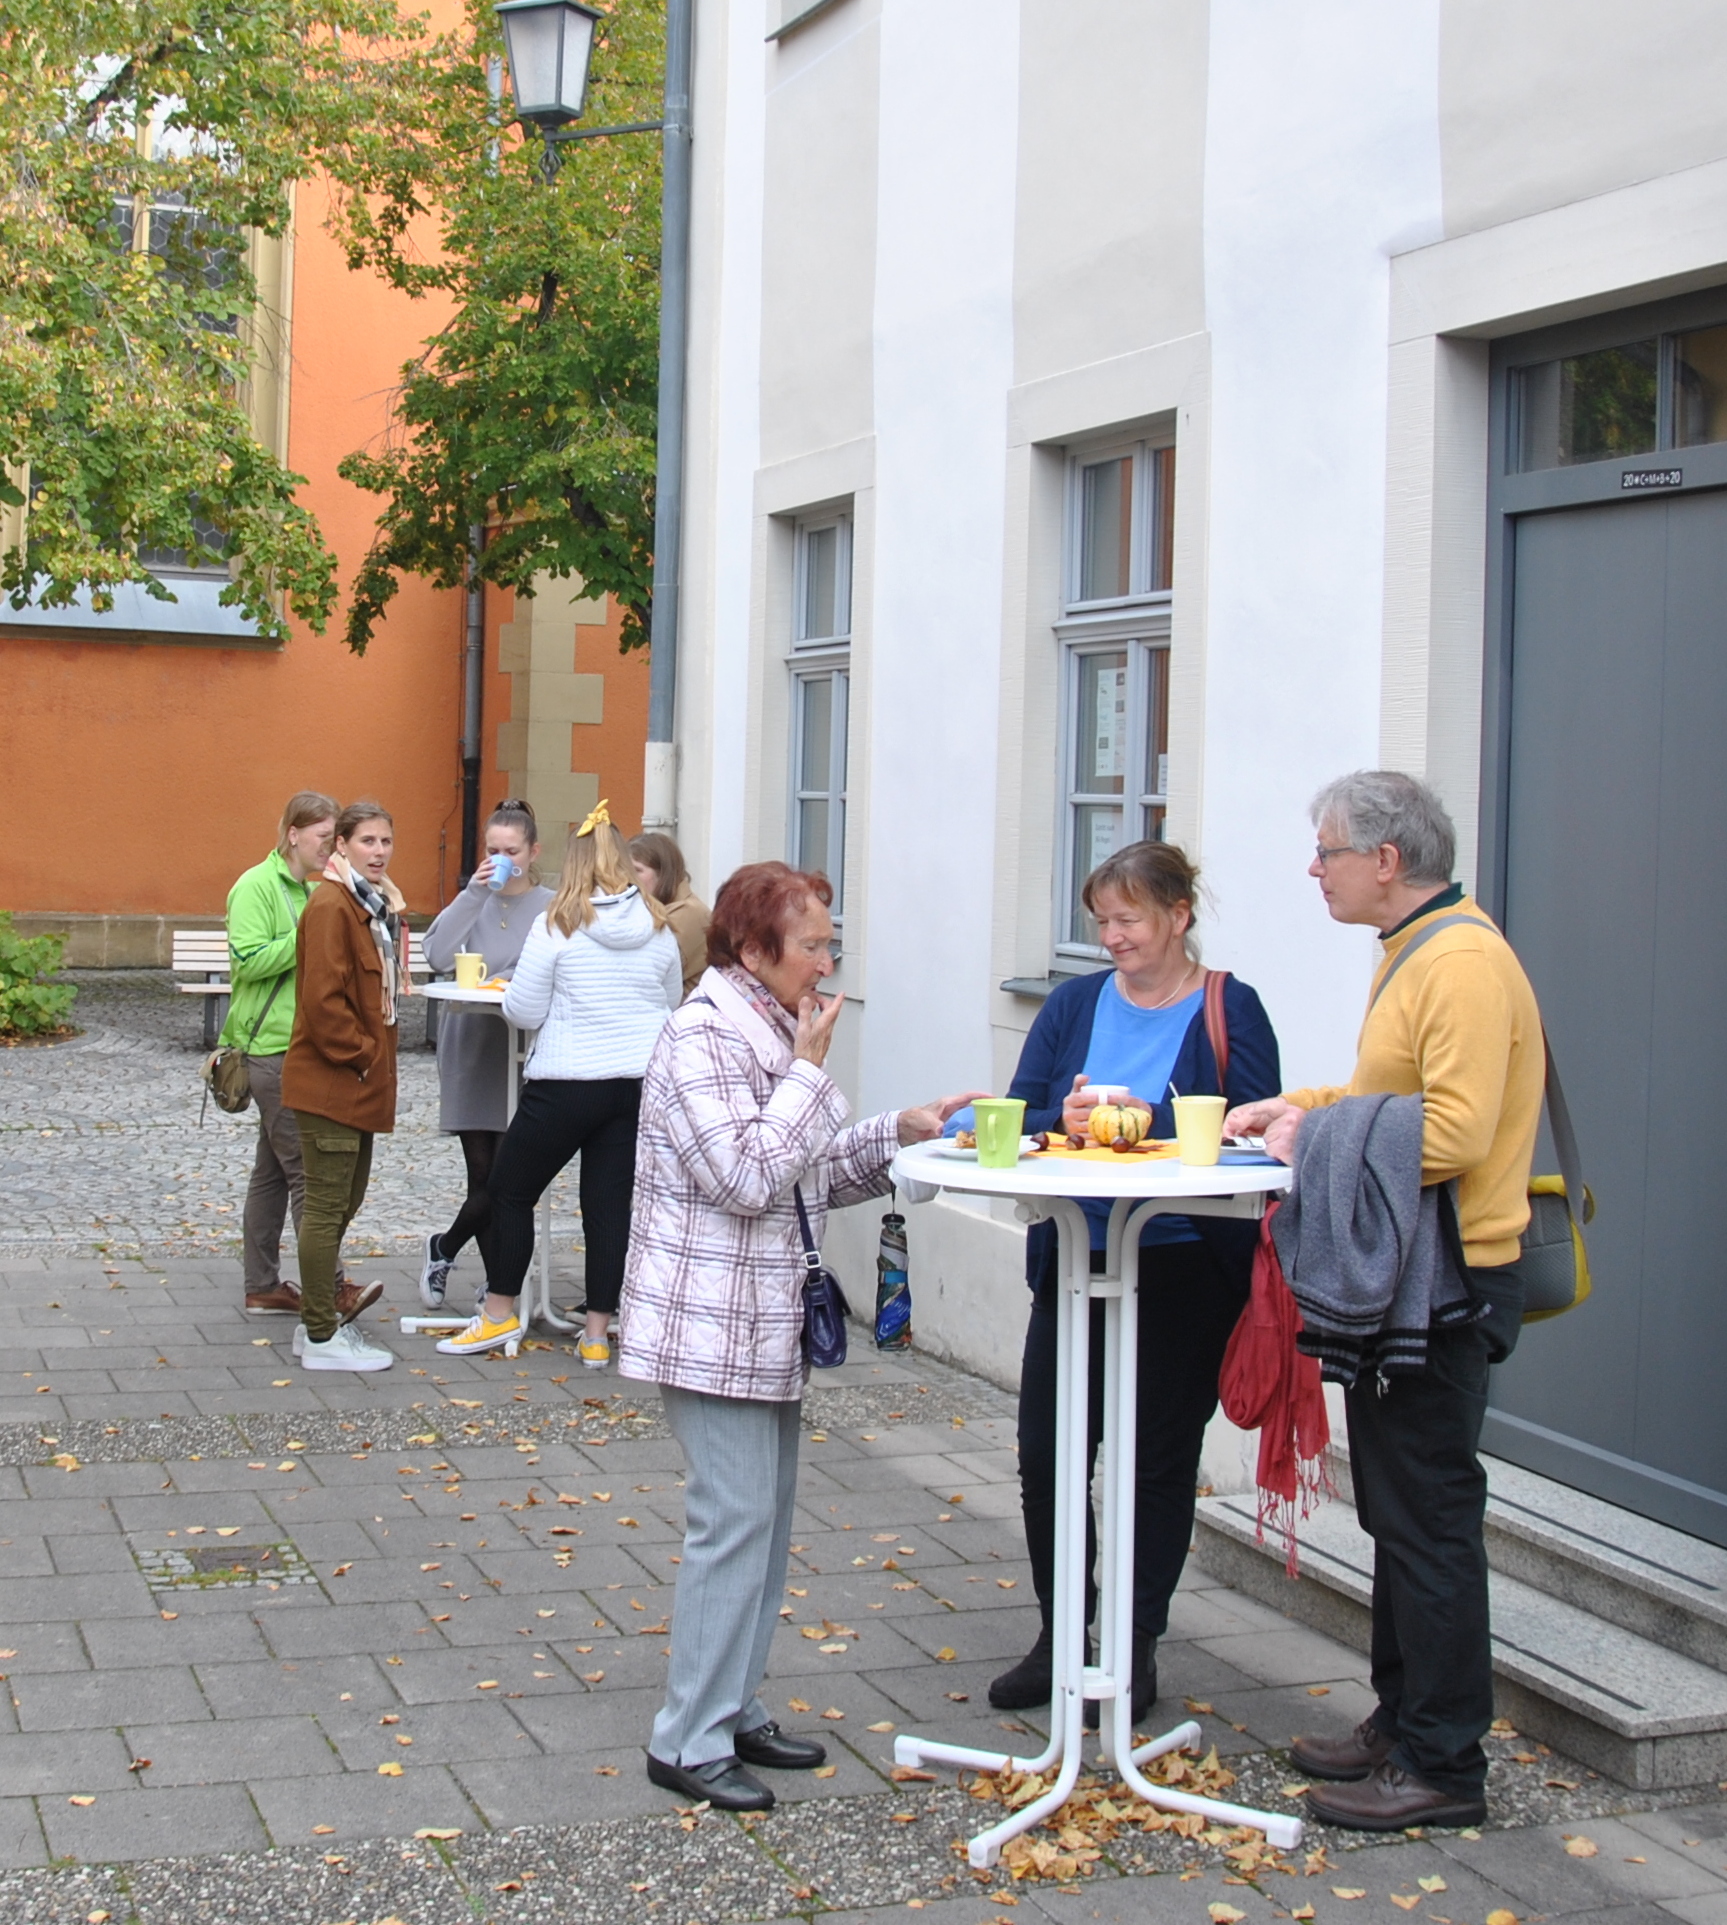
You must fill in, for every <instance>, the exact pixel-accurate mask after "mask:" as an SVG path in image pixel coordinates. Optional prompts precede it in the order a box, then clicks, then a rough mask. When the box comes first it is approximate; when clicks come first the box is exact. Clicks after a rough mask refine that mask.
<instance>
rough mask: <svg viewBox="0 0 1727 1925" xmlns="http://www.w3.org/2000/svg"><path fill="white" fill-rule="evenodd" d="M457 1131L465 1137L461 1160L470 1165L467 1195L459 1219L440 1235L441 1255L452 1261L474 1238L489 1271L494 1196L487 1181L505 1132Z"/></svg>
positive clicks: (458, 1215) (447, 1260) (460, 1135)
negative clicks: (470, 1239) (489, 1232)
mask: <svg viewBox="0 0 1727 1925" xmlns="http://www.w3.org/2000/svg"><path fill="white" fill-rule="evenodd" d="M456 1134H457V1135H458V1136H459V1137H460V1138H461V1139H462V1161H463V1162H464V1163H466V1164H467V1166H468V1194H467V1196H466V1198H465V1199H464V1201H463V1203H462V1207H461V1208H460V1209H459V1210H458V1211H457V1212H456V1220H455V1221H454V1222H453V1223H452V1224H451V1225H450V1227H449V1228H448V1229H447V1230H446V1231H445V1232H444V1234H443V1235H442V1236H441V1237H439V1238H438V1255H439V1256H441V1257H442V1258H443V1259H444V1260H445V1262H447V1263H453V1262H454V1261H455V1259H456V1257H457V1256H458V1255H459V1254H460V1251H461V1248H462V1245H463V1244H464V1243H466V1242H467V1241H468V1239H469V1238H470V1237H472V1238H473V1239H474V1240H475V1241H476V1242H477V1243H478V1244H479V1246H480V1256H481V1258H482V1259H483V1260H484V1262H485V1265H486V1268H487V1270H488V1271H490V1269H491V1267H492V1257H491V1243H492V1239H491V1237H490V1235H489V1234H488V1231H489V1228H490V1225H491V1221H492V1199H491V1197H490V1196H489V1195H488V1194H487V1192H486V1184H487V1182H488V1180H489V1179H490V1177H491V1174H492V1165H493V1164H494V1163H495V1162H496V1161H497V1157H498V1148H499V1146H500V1145H501V1144H502V1142H503V1140H504V1133H503V1131H502V1130H458V1131H457V1132H456Z"/></svg>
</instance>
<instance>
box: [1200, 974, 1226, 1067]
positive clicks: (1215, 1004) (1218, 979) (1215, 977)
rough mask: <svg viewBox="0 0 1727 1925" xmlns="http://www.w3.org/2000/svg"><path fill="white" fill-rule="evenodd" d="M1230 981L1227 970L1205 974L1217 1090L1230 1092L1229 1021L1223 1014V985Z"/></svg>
mask: <svg viewBox="0 0 1727 1925" xmlns="http://www.w3.org/2000/svg"><path fill="white" fill-rule="evenodd" d="M1228 981H1229V971H1228V970H1227V969H1208V970H1207V971H1206V972H1205V1033H1206V1035H1207V1036H1208V1037H1209V1038H1210V1040H1211V1053H1212V1055H1213V1056H1215V1057H1216V1058H1217V1090H1218V1094H1219V1095H1220V1096H1222V1095H1227V1094H1228V1090H1229V1021H1228V1018H1227V1017H1226V1016H1225V1015H1224V1013H1223V985H1224V984H1225V983H1226V982H1228Z"/></svg>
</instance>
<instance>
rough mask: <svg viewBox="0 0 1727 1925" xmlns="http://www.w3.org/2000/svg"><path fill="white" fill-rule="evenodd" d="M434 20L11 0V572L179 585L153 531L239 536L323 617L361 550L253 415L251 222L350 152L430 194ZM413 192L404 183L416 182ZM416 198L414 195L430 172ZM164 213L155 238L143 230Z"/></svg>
mask: <svg viewBox="0 0 1727 1925" xmlns="http://www.w3.org/2000/svg"><path fill="white" fill-rule="evenodd" d="M431 70H432V57H431V54H430V51H429V46H428V43H426V42H425V41H424V39H423V37H422V36H421V29H420V28H419V26H418V25H417V24H416V23H412V22H405V21H404V20H403V19H402V18H400V17H399V16H398V14H397V12H396V9H395V6H394V4H393V0H0V267H3V270H4V271H3V272H0V460H4V461H5V462H7V463H8V464H10V466H11V478H10V479H8V478H7V477H6V475H5V473H4V472H3V471H0V499H3V500H5V501H8V502H10V503H12V504H13V505H14V506H16V505H18V504H19V502H20V501H21V499H22V496H21V493H20V490H19V487H18V485H17V483H18V481H19V480H20V479H22V478H23V476H24V475H25V474H26V473H27V476H28V484H29V488H30V491H31V500H30V505H29V514H28V519H27V540H26V541H25V543H24V544H23V545H22V546H21V547H16V548H14V549H13V550H12V551H11V552H10V553H9V554H7V555H6V556H5V558H4V560H3V562H0V592H9V593H10V595H11V599H12V602H13V605H14V606H18V607H21V606H23V605H24V604H25V602H26V601H27V600H28V599H29V598H30V597H32V596H34V597H35V598H36V600H37V601H39V602H40V603H41V604H43V605H46V606H64V605H66V604H68V603H69V602H71V600H72V599H73V597H74V595H75V594H76V592H77V591H78V589H79V588H80V587H85V586H87V587H89V588H90V589H91V590H92V594H93V600H94V603H95V606H96V607H97V608H98V609H107V608H109V607H111V606H112V604H113V590H114V588H115V586H116V585H117V584H120V583H123V582H136V583H139V584H141V585H142V586H143V587H144V588H145V589H146V590H147V591H148V592H149V593H151V594H152V595H156V596H159V597H163V598H167V599H172V596H171V592H170V590H169V589H168V588H167V587H165V586H164V585H163V584H161V583H160V582H158V581H157V580H156V579H155V578H154V577H153V576H152V575H151V574H150V572H149V571H148V570H147V569H146V568H145V567H144V565H143V563H142V562H141V560H140V559H139V550H140V549H141V548H142V549H146V550H178V551H181V552H182V553H184V554H185V555H186V556H187V557H188V559H190V560H192V561H193V562H212V561H219V560H223V559H226V560H227V563H228V567H229V571H230V576H231V579H230V581H229V583H228V584H227V585H226V587H225V588H224V591H223V599H224V600H225V601H226V602H228V603H229V604H230V605H234V606H238V607H239V608H240V609H241V610H243V612H244V613H245V614H246V615H248V616H249V617H251V618H252V619H253V620H254V621H256V622H257V623H258V625H259V627H260V628H261V629H262V630H263V631H264V632H265V633H266V634H269V635H272V636H275V637H278V638H279V637H282V636H283V635H285V633H286V620H285V611H286V610H291V611H292V612H293V613H294V614H296V615H298V616H300V617H301V618H303V619H304V620H305V621H307V622H309V623H310V624H311V625H312V626H313V627H314V628H322V627H323V626H324V624H325V623H326V621H327V620H328V618H329V616H330V614H331V612H332V611H333V609H334V606H335V602H336V599H337V582H336V559H335V557H334V555H333V554H332V553H331V552H330V550H329V548H328V546H327V545H326V544H325V542H324V540H323V538H322V536H321V535H320V533H319V530H318V527H317V524H316V522H315V521H314V519H313V518H312V516H311V515H310V514H309V513H308V512H307V511H306V509H305V508H304V507H303V506H302V505H301V504H300V503H299V502H298V500H297V499H296V493H295V491H296V488H297V487H298V485H299V483H300V481H301V477H299V476H297V475H293V474H290V473H288V472H287V471H286V470H285V469H284V468H283V467H282V465H281V464H280V463H279V462H278V461H277V460H276V459H275V458H274V456H273V455H271V454H270V453H269V452H268V451H267V450H266V449H264V448H262V447H261V446H260V445H259V444H258V442H257V441H256V440H255V439H254V437H253V436H252V434H251V433H250V432H249V430H248V425H247V419H246V416H245V413H244V411H243V409H242V407H241V406H240V401H239V397H238V394H237V389H238V388H239V386H240V384H241V383H242V382H243V380H244V379H245V377H246V375H247V373H248V367H247V354H246V347H245V337H246V321H247V318H248V317H249V316H250V315H251V313H252V310H253V305H254V300H255V295H256V289H255V287H254V284H253V280H252V276H251V274H250V273H249V272H248V270H247V264H246V259H245V248H244V245H243V236H244V234H245V230H247V229H257V230H260V231H261V232H263V233H266V234H280V233H282V232H283V231H284V230H285V229H286V226H287V223H288V220H289V216H290V210H291V188H292V184H293V182H294V181H295V180H296V178H303V177H305V176H306V175H308V174H309V173H311V172H313V171H315V170H319V169H323V170H326V171H327V172H328V173H329V174H330V175H331V176H332V178H334V179H335V180H336V181H337V183H338V184H339V185H346V186H347V187H348V188H349V189H350V190H351V191H352V192H353V193H355V194H362V193H365V192H372V193H375V194H376V196H377V203H376V204H377V208H378V212H377V214H376V216H375V218H376V219H377V220H379V221H380V222H381V223H382V224H383V225H382V227H381V229H380V231H387V228H388V223H389V219H390V210H391V208H392V206H395V207H397V208H398V209H399V208H400V207H401V206H402V205H403V204H404V198H403V195H404V192H405V191H406V190H408V189H410V188H411V182H410V181H408V180H406V179H404V178H403V174H402V168H401V161H400V151H399V150H400V146H401V142H400V141H399V139H398V138H397V135H396V133H395V132H394V130H395V129H396V128H398V127H401V126H406V127H409V128H415V127H421V126H423V125H424V122H425V112H424V107H423V98H424V94H425V89H426V78H427V75H428V73H429V72H431ZM392 196H394V199H392ZM407 198H409V199H411V193H410V194H408V196H407ZM146 221H147V222H149V223H150V224H151V225H150V230H149V244H148V246H147V247H139V246H137V245H135V244H134V239H135V237H136V236H138V235H139V233H140V227H139V223H141V222H146Z"/></svg>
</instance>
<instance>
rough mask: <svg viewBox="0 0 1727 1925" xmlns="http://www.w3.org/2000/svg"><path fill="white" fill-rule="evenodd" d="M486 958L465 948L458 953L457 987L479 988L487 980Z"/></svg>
mask: <svg viewBox="0 0 1727 1925" xmlns="http://www.w3.org/2000/svg"><path fill="white" fill-rule="evenodd" d="M485 974H486V959H485V957H484V956H474V955H470V954H469V953H468V952H467V951H466V950H465V949H464V950H459V951H458V952H457V954H456V987H457V988H458V989H478V988H479V986H480V984H481V983H482V982H483V981H484V980H485Z"/></svg>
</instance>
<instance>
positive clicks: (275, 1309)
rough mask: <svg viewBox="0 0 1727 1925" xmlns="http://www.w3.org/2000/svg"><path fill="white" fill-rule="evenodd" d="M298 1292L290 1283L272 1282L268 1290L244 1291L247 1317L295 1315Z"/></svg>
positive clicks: (297, 1306) (298, 1302)
mask: <svg viewBox="0 0 1727 1925" xmlns="http://www.w3.org/2000/svg"><path fill="white" fill-rule="evenodd" d="M299 1314H300V1293H299V1291H298V1290H296V1289H295V1288H294V1286H293V1285H292V1284H291V1283H277V1284H272V1285H271V1287H270V1288H269V1289H268V1290H248V1291H247V1292H246V1315H247V1316H248V1317H297V1316H298V1315H299Z"/></svg>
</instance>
